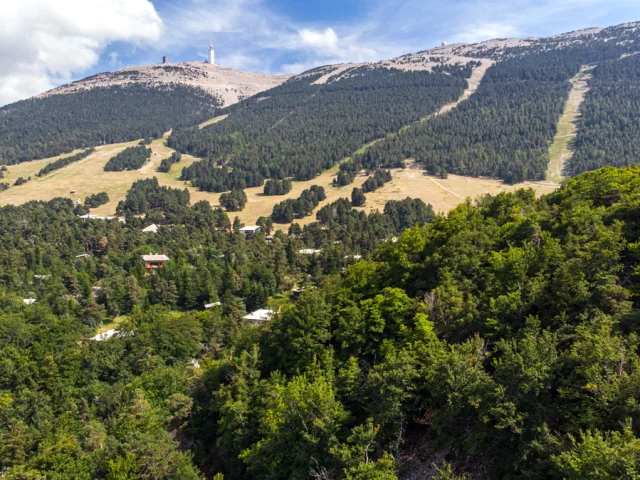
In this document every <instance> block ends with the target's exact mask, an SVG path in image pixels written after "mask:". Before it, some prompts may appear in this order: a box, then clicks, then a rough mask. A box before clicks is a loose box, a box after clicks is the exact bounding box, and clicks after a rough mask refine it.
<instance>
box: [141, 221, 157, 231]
mask: <svg viewBox="0 0 640 480" xmlns="http://www.w3.org/2000/svg"><path fill="white" fill-rule="evenodd" d="M142 232H143V233H157V232H158V226H157V225H156V224H155V223H152V224H151V225H149V226H148V227H146V228H143V229H142Z"/></svg>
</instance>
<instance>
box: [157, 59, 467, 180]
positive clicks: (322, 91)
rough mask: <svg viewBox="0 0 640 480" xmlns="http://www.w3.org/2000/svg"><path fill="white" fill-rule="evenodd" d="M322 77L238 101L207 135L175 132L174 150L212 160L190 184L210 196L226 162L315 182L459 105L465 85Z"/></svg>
mask: <svg viewBox="0 0 640 480" xmlns="http://www.w3.org/2000/svg"><path fill="white" fill-rule="evenodd" d="M319 76H320V73H315V74H314V73H313V72H312V73H311V74H309V75H307V76H303V77H296V78H294V79H292V80H290V81H288V82H286V83H285V84H283V85H281V86H279V87H276V88H274V89H271V90H269V91H268V92H262V93H261V94H259V95H258V96H256V97H253V98H251V99H248V100H245V101H244V102H240V104H237V105H234V106H232V107H230V108H229V109H228V110H227V113H229V116H228V117H227V118H225V119H224V120H222V121H220V122H217V123H216V124H213V125H210V126H207V127H205V128H203V129H197V128H193V129H175V130H174V131H173V133H172V135H171V137H170V138H169V140H168V144H169V146H170V147H172V148H174V149H176V150H178V151H181V152H188V153H191V154H194V155H197V156H199V157H204V158H205V159H206V160H204V161H202V162H199V163H196V164H194V165H193V166H191V167H190V171H189V172H186V173H185V175H184V179H185V180H192V181H193V184H194V186H198V187H199V188H201V189H203V190H209V189H210V188H211V187H212V186H214V185H217V184H219V177H218V176H217V174H216V173H215V164H216V163H218V164H220V163H228V165H229V166H230V167H233V169H234V171H243V172H247V173H249V172H251V173H255V174H259V175H261V176H262V177H264V178H274V179H285V178H288V177H293V178H294V179H295V180H311V179H313V178H314V177H315V176H316V175H318V174H319V173H321V172H323V171H324V170H326V169H327V168H329V167H331V166H332V165H334V164H335V163H337V162H338V161H340V160H342V159H343V158H344V157H347V156H350V155H351V154H352V153H353V152H354V151H356V150H357V149H358V148H360V147H362V145H364V144H366V143H368V142H371V141H372V140H375V139H377V138H381V137H383V136H384V135H385V134H387V133H389V132H393V131H397V130H398V129H400V128H401V127H402V126H404V125H407V124H409V123H411V122H414V121H416V120H418V119H420V118H423V117H425V116H427V115H429V114H431V113H433V112H435V111H436V110H437V109H438V108H440V107H441V106H443V105H445V104H446V103H450V102H453V101H455V100H456V99H457V98H458V97H459V96H460V95H461V94H462V92H463V91H464V89H465V88H466V86H467V82H466V81H465V80H464V79H463V78H459V77H453V76H450V75H445V74H437V73H430V72H425V71H414V72H406V71H400V70H396V69H387V68H369V67H362V68H354V69H352V70H349V71H348V72H345V73H344V74H343V75H342V76H341V77H340V78H339V79H338V80H335V81H331V82H328V83H326V84H319V85H314V84H313V82H314V80H316V79H317V78H319ZM216 188H219V187H216ZM228 188H229V187H227V188H226V189H228ZM210 191H214V190H210Z"/></svg>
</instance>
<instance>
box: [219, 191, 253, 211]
mask: <svg viewBox="0 0 640 480" xmlns="http://www.w3.org/2000/svg"><path fill="white" fill-rule="evenodd" d="M246 204H247V194H246V193H245V192H244V190H241V189H239V188H234V189H232V190H231V191H230V192H228V193H223V194H222V195H220V205H221V206H222V207H223V208H224V209H225V210H226V211H227V212H240V211H242V210H243V209H244V206H245V205H246Z"/></svg>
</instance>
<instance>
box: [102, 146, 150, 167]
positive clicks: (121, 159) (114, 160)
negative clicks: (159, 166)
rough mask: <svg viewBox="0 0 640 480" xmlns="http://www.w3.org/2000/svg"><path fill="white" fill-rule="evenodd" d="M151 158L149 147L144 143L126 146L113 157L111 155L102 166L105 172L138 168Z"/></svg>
mask: <svg viewBox="0 0 640 480" xmlns="http://www.w3.org/2000/svg"><path fill="white" fill-rule="evenodd" d="M149 158H151V149H150V148H147V147H145V146H144V145H139V146H137V147H127V148H125V149H124V150H123V151H121V152H120V153H118V154H117V155H116V156H115V157H111V158H110V159H109V161H108V162H107V163H106V164H105V166H104V171H105V172H122V171H124V170H138V169H139V168H141V167H142V166H143V165H144V164H145V163H147V160H149Z"/></svg>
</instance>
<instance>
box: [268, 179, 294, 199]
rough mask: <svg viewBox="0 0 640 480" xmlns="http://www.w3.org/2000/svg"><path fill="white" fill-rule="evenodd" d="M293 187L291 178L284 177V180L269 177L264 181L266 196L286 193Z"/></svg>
mask: <svg viewBox="0 0 640 480" xmlns="http://www.w3.org/2000/svg"><path fill="white" fill-rule="evenodd" d="M292 188H293V186H292V185H291V180H290V179H288V178H284V179H282V180H277V179H269V180H267V181H266V182H265V183H264V192H263V193H264V195H266V196H273V195H286V194H287V193H289V192H290V191H291V189H292Z"/></svg>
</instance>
